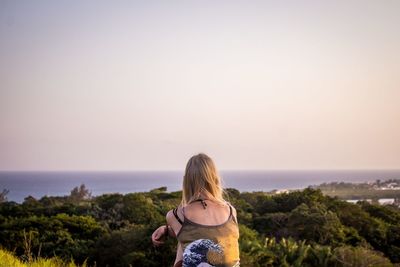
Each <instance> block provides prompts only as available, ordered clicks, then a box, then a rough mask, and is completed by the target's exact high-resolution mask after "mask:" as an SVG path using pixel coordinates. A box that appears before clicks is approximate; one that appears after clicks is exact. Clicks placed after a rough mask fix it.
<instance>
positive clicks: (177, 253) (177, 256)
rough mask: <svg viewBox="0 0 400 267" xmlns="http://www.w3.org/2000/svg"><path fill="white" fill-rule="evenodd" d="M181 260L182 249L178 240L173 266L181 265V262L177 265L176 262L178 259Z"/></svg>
mask: <svg viewBox="0 0 400 267" xmlns="http://www.w3.org/2000/svg"><path fill="white" fill-rule="evenodd" d="M182 260H183V249H182V245H181V243H180V242H178V246H177V248H176V258H175V263H174V267H175V266H182V263H181V264H180V265H179V264H178V265H177V263H179V262H180V261H182Z"/></svg>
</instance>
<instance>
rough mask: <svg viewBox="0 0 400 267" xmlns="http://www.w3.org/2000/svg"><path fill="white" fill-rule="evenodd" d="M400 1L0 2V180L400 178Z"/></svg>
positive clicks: (5, 0) (2, 0)
mask: <svg viewBox="0 0 400 267" xmlns="http://www.w3.org/2000/svg"><path fill="white" fill-rule="evenodd" d="M399 14H400V1H397V0H373V1H372V0H359V1H353V0H351V1H341V0H340V1H339V0H338V1H301V0H296V1H7V0H1V1H0V170H182V169H184V167H185V164H186V162H187V160H188V159H189V157H190V156H191V155H193V154H195V153H198V152H205V153H207V154H209V155H210V156H211V157H212V158H213V159H214V160H215V162H216V163H217V166H218V168H219V169H222V170H227V169H400V15H399Z"/></svg>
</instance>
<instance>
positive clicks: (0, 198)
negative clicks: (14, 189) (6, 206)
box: [0, 189, 10, 203]
mask: <svg viewBox="0 0 400 267" xmlns="http://www.w3.org/2000/svg"><path fill="white" fill-rule="evenodd" d="M8 193H10V190H7V189H3V192H1V193H0V203H3V202H7V194H8Z"/></svg>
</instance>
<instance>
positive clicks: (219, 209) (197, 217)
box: [175, 200, 239, 267]
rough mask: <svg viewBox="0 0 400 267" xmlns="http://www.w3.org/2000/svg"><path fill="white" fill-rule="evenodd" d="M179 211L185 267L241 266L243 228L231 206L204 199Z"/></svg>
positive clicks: (179, 239) (180, 236)
mask: <svg viewBox="0 0 400 267" xmlns="http://www.w3.org/2000/svg"><path fill="white" fill-rule="evenodd" d="M200 202H201V203H200ZM175 212H176V218H177V219H179V221H180V223H181V228H180V229H179V230H178V231H177V239H178V241H179V242H180V244H181V245H182V249H183V266H184V267H192V266H199V265H200V266H201V264H203V266H239V247H238V238H239V229H238V224H237V221H236V218H235V216H234V214H233V208H232V207H231V206H230V205H228V204H225V205H221V204H218V203H215V202H213V201H209V200H204V201H201V200H200V201H194V202H193V203H191V204H189V205H187V206H186V207H185V208H182V209H180V212H179V211H175ZM179 213H180V214H179ZM207 264H208V265H207Z"/></svg>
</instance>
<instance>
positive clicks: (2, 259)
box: [0, 249, 88, 267]
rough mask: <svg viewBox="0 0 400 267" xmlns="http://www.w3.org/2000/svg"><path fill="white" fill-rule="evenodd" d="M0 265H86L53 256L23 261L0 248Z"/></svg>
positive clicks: (14, 266)
mask: <svg viewBox="0 0 400 267" xmlns="http://www.w3.org/2000/svg"><path fill="white" fill-rule="evenodd" d="M0 267H88V266H87V265H86V263H84V264H83V265H81V266H79V265H77V264H75V263H74V261H72V260H71V262H63V261H62V260H61V259H59V258H57V257H54V258H50V259H46V258H36V259H32V260H31V261H29V262H23V261H21V260H20V259H19V258H18V257H16V256H15V255H13V254H12V253H11V252H9V251H6V250H3V249H0Z"/></svg>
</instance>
